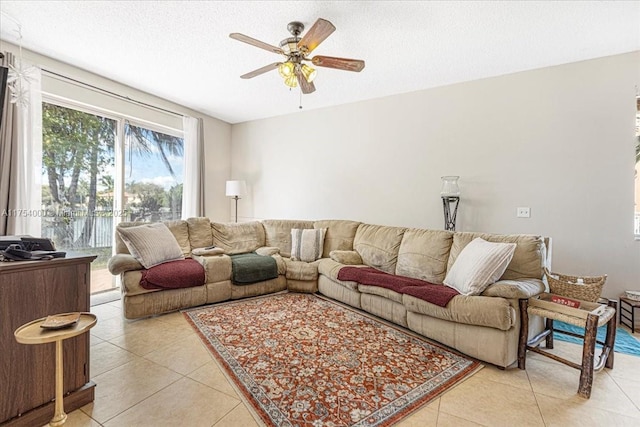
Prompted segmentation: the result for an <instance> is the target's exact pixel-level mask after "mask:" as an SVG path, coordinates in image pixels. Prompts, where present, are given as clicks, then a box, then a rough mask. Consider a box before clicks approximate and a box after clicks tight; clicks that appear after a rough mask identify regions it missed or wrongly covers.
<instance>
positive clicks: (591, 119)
mask: <svg viewBox="0 0 640 427" xmlns="http://www.w3.org/2000/svg"><path fill="white" fill-rule="evenodd" d="M365 72H366V71H365ZM636 87H640V52H635V53H632V54H625V55H618V56H613V57H606V58H600V59H596V60H591V61H585V62H579V63H573V64H568V65H562V66H557V67H551V68H544V69H539V70H534V71H528V72H522V73H517V74H512V75H506V76H501V77H495V78H489V79H483V80H478V81H473V82H468V83H462V84H456V85H451V86H446V87H441V88H435V89H430V90H425V91H419V92H413V93H408V94H402V95H396V96H391V97H386V98H381V99H376V100H371V101H365V102H359V103H354V104H349V105H344V106H340V107H334V108H328V109H322V110H314V111H307V112H300V113H297V114H292V115H287V116H282V117H276V118H271V119H265V120H259V121H253V122H246V123H242V124H238V125H233V126H232V130H231V140H232V145H231V163H232V167H231V170H232V174H233V176H234V177H235V178H236V179H246V180H247V185H248V188H249V195H248V196H247V197H245V198H244V199H243V200H241V201H240V203H239V216H240V217H242V218H243V219H244V220H248V219H251V218H300V219H321V218H346V219H354V220H360V221H364V222H369V223H379V224H387V225H399V226H410V227H423V228H442V225H443V219H442V203H441V199H440V197H439V191H440V176H442V175H460V176H461V179H460V184H461V190H462V201H461V203H460V211H459V216H458V230H462V231H486V232H493V233H531V234H542V235H546V236H551V237H552V238H553V266H554V269H555V270H557V271H559V272H565V273H576V274H584V275H589V274H593V275H596V274H603V273H606V274H608V275H609V280H608V282H607V285H606V287H605V291H604V294H605V295H606V296H609V297H617V295H619V294H620V293H621V292H622V290H624V289H640V241H634V236H633V229H632V226H633V211H634V202H633V197H634V190H633V184H634V164H635V156H634V146H635V139H634V138H635V137H634V121H635V96H636V90H637V89H636ZM319 90H331V88H322V89H319ZM310 96H313V95H310ZM518 206H528V207H530V208H531V218H529V219H523V218H516V207H518Z"/></svg>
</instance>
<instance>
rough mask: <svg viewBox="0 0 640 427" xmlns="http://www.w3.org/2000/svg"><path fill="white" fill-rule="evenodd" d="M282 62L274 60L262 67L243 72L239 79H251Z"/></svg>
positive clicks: (273, 68)
mask: <svg viewBox="0 0 640 427" xmlns="http://www.w3.org/2000/svg"><path fill="white" fill-rule="evenodd" d="M280 64H282V63H281V62H274V63H273V64H269V65H265V66H264V67H262V68H258V69H257V70H253V71H252V72H250V73H247V74H243V75H241V76H240V78H241V79H252V78H254V77H255V76H259V75H260V74H264V73H266V72H267V71H271V70H275V69H276V68H278V66H279V65H280Z"/></svg>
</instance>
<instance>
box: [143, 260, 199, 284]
mask: <svg viewBox="0 0 640 427" xmlns="http://www.w3.org/2000/svg"><path fill="white" fill-rule="evenodd" d="M204 283H205V274H204V267H202V265H200V263H198V261H195V260H193V259H183V260H180V261H172V262H166V263H164V264H160V265H156V266H155V267H151V268H150V269H148V270H142V277H141V279H140V286H142V287H143V288H145V289H177V288H193V287H195V286H202V285H204Z"/></svg>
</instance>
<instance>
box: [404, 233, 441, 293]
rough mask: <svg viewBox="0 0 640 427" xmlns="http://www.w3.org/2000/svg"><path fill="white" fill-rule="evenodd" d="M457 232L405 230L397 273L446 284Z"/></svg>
mask: <svg viewBox="0 0 640 427" xmlns="http://www.w3.org/2000/svg"><path fill="white" fill-rule="evenodd" d="M452 243H453V233H452V232H451V231H444V230H422V229H417V228H412V229H409V230H407V231H405V232H404V235H403V237H402V242H401V243H400V249H399V250H398V263H397V265H396V274H397V275H399V276H407V277H413V278H414V279H420V280H425V281H427V282H431V283H437V284H442V282H443V281H444V278H445V276H446V274H447V262H448V260H449V251H450V250H451V244H452Z"/></svg>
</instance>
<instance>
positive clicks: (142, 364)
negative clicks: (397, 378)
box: [66, 301, 640, 427]
mask: <svg viewBox="0 0 640 427" xmlns="http://www.w3.org/2000/svg"><path fill="white" fill-rule="evenodd" d="M91 311H92V312H93V313H95V314H96V315H97V316H98V324H97V325H96V327H94V328H93V329H92V330H91V346H92V347H91V376H92V379H93V380H94V381H95V382H96V384H97V387H96V399H95V401H94V402H93V403H91V404H89V405H86V406H84V407H83V408H81V409H79V410H76V411H74V412H72V413H71V414H69V419H68V421H67V424H66V425H67V426H70V427H78V426H107V427H111V426H127V427H128V426H153V427H155V426H190V427H198V426H216V427H222V426H241V427H251V426H256V425H258V424H257V423H256V421H255V420H254V418H253V417H252V415H251V413H250V412H249V410H248V409H247V408H246V407H245V405H244V404H243V403H242V401H241V400H240V398H239V397H238V395H237V394H236V393H235V391H234V389H233V387H232V386H231V385H230V384H229V382H228V381H227V380H226V378H225V376H224V375H223V373H222V371H221V370H220V369H219V368H218V366H217V364H216V362H215V361H213V359H212V357H211V356H210V354H209V352H208V351H207V350H206V348H205V347H204V346H203V345H202V343H201V342H200V340H199V339H198V337H197V336H196V334H195V333H194V331H193V329H192V328H191V327H190V326H189V325H188V324H187V322H186V320H185V319H184V317H183V315H182V314H181V313H171V314H167V315H163V316H157V317H153V318H149V319H143V320H137V321H128V320H125V319H123V318H122V315H121V303H120V301H114V302H110V303H107V304H102V305H97V306H94V307H92V308H91ZM635 336H636V337H640V334H638V333H637V334H635ZM554 351H555V352H557V353H558V354H559V355H563V356H564V357H567V356H569V357H571V358H572V359H573V360H576V361H579V360H580V355H581V347H580V346H578V345H575V344H569V343H565V342H562V341H557V340H556V350H554ZM578 374H579V373H578V371H577V370H574V369H572V368H570V367H567V366H565V365H562V364H560V363H557V362H554V361H552V360H550V359H547V358H544V357H542V356H540V355H538V354H535V353H531V352H530V353H529V355H528V357H527V370H526V371H521V370H519V369H517V367H515V366H514V367H511V368H510V369H507V370H499V369H497V368H495V367H493V366H490V365H487V366H485V367H484V368H483V369H482V370H480V371H479V372H477V373H476V374H475V375H473V376H472V377H470V378H469V379H467V380H466V381H464V382H463V383H461V384H459V385H458V386H456V387H454V388H453V389H452V390H450V391H448V392H447V393H445V394H443V395H442V396H440V397H439V398H438V399H435V400H434V401H432V402H431V403H429V404H428V405H426V406H425V407H423V408H422V409H420V410H419V411H417V412H415V413H414V414H413V415H411V416H410V417H408V418H405V419H404V420H403V421H401V422H400V423H399V424H398V425H400V426H402V427H411V426H421V427H428V426H563V427H565V426H581V427H582V426H603V425H616V426H627V425H628V426H640V357H634V356H628V355H625V354H620V353H616V354H615V367H614V369H613V370H606V369H605V370H604V371H602V372H599V373H596V374H595V379H594V384H593V390H592V394H591V399H588V400H586V399H583V398H580V397H578V396H577V395H576V390H577V387H578Z"/></svg>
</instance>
